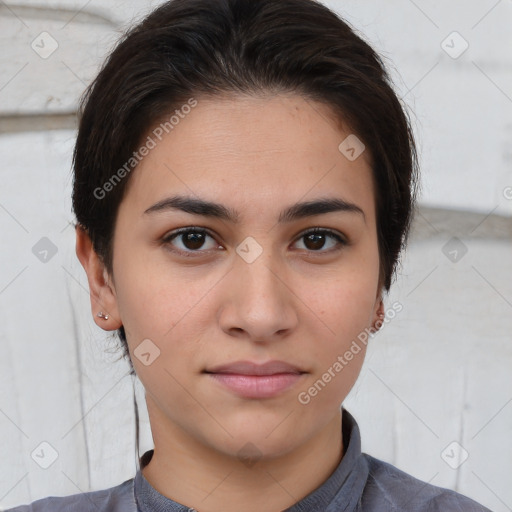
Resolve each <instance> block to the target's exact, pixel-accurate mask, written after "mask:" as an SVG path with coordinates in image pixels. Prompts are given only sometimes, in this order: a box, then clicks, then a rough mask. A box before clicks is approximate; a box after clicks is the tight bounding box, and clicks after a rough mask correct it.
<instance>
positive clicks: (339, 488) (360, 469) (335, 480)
mask: <svg viewBox="0 0 512 512" xmlns="http://www.w3.org/2000/svg"><path fill="white" fill-rule="evenodd" d="M342 436H343V446H344V449H345V453H344V455H343V457H342V459H341V462H340V463H339V464H338V466H337V467H336V469H335V470H334V472H333V473H332V474H331V475H330V476H329V478H328V479H327V480H326V481H325V482H324V483H323V484H322V485H321V486H320V487H318V488H317V489H315V490H314V491H312V492H311V493H310V494H308V495H307V496H305V497H304V498H303V499H301V500H300V501H299V502H297V503H295V504H294V505H293V506H292V507H290V508H287V509H286V511H284V512H334V511H343V512H353V511H355V510H356V507H357V504H358V502H359V501H360V498H361V496H362V494H363V489H364V486H365V484H366V481H367V479H368V472H369V470H368V465H367V462H366V459H365V458H364V457H363V456H362V454H361V435H360V432H359V427H358V425H357V422H356V420H355V419H354V417H353V416H352V415H351V414H350V413H349V412H348V411H347V410H346V409H345V408H342ZM153 452H154V450H149V451H147V452H145V453H144V455H142V457H141V458H140V465H141V469H142V468H144V466H146V465H147V464H148V463H149V461H150V460H151V457H152V456H153ZM141 469H139V470H138V471H137V474H136V475H135V497H136V500H137V504H138V507H139V510H140V512H194V509H192V508H189V507H186V506H185V505H181V504H179V503H177V502H175V501H173V500H171V499H169V498H167V497H165V496H163V495H162V494H160V493H159V492H158V491H157V490H156V489H154V488H153V487H152V486H151V484H150V483H149V482H148V481H147V480H146V478H145V477H144V475H143V474H142V471H141Z"/></svg>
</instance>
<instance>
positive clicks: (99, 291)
mask: <svg viewBox="0 0 512 512" xmlns="http://www.w3.org/2000/svg"><path fill="white" fill-rule="evenodd" d="M75 232H76V246H75V249H76V255H77V257H78V259H79V260H80V263H81V264H82V267H83V268H84V270H85V273H86V274H87V280H88V282H89V293H90V300H91V311H92V315H93V318H94V321H95V322H96V324H97V325H98V326H99V327H101V328H102V329H104V330H106V331H113V330H115V329H119V327H121V326H122V325H123V324H122V322H121V319H120V317H119V312H118V309H117V298H116V295H115V291H114V290H113V289H112V286H111V285H110V284H109V279H108V272H107V270H106V269H105V266H104V265H103V262H102V261H101V259H100V258H99V256H98V255H97V253H96V251H95V250H94V248H93V246H92V242H91V239H90V237H89V235H88V234H87V232H86V230H85V229H84V228H83V226H80V225H79V224H77V226H76V227H75ZM99 313H101V315H99Z"/></svg>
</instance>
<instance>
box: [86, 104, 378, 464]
mask: <svg viewBox="0 0 512 512" xmlns="http://www.w3.org/2000/svg"><path fill="white" fill-rule="evenodd" d="M164 133H165V132H164ZM150 135H151V133H150ZM348 135H350V130H349V129H348V128H347V129H342V128H341V127H340V125H339V123H337V122H336V121H335V120H334V117H333V115H332V113H331V112H330V111H329V110H328V108H327V107H326V106H323V105H321V104H318V103H314V102H312V101H306V100H304V99H302V98H301V97H299V96H284V95H281V96H274V97H272V98H254V97H252V98H249V97H231V98H230V99H224V98H223V99H220V98H213V99H201V98H197V106H195V107H194V108H193V109H191V111H190V113H188V114H187V115H186V116H183V118H180V121H179V124H177V125H175V126H174V129H173V130H172V131H170V132H169V133H168V134H166V135H165V136H164V137H162V140H161V141H159V140H158V139H156V138H155V137H154V136H153V138H154V139H155V140H156V141H157V143H156V146H155V147H153V148H152V149H151V150H150V151H149V154H147V156H145V157H144V158H143V159H142V161H141V163H140V164H139V165H138V166H137V168H136V169H135V170H134V171H132V173H133V174H132V175H131V176H130V180H131V181H130V184H129V187H128V189H127V193H126V195H125V197H124V199H123V201H122V203H121V204H120V207H119V211H118V218H117V224H116V228H115V235H114V241H113V244H114V250H113V254H114V259H113V276H112V277H113V281H111V283H110V287H109V288H106V287H104V288H103V289H102V290H101V291H100V292H99V295H101V300H102V304H103V305H104V306H105V307H106V308H107V311H108V312H109V314H110V315H111V317H112V321H113V323H112V324H109V326H108V328H109V329H110V330H113V329H116V328H118V327H119V326H120V325H121V324H123V325H124V327H125V331H126V333H127V338H128V345H129V349H130V355H131V358H132V362H133V364H134V367H135V370H136V372H137V374H138V376H139V378H140V380H141V381H142V383H143V385H144V387H145V390H146V400H147V403H148V410H149V412H150V420H151V426H152V430H153V433H154V434H155V432H156V431H158V432H160V433H162V432H164V431H167V432H174V433H178V434H179V435H180V436H182V438H183V439H185V438H186V439H187V440H188V441H189V442H194V443H197V444H198V445H201V446H203V447H205V448H207V449H213V450H216V451H217V452H221V453H224V454H228V455H236V454H237V453H238V452H239V450H240V449H241V448H242V447H243V446H244V445H246V443H247V442H250V443H252V444H253V445H254V446H256V447H257V450H258V452H259V454H260V455H261V456H268V457H272V456H278V455H280V454H284V453H287V452H290V451H291V450H293V449H294V448H296V447H298V446H300V445H302V444H303V443H305V442H306V441H307V440H308V439H311V438H312V437H313V436H315V434H317V433H319V432H320V431H321V430H322V429H323V428H324V427H326V425H328V424H329V422H331V421H332V420H333V418H334V417H335V416H336V415H339V407H340V404H341V402H342V401H343V400H344V398H345V397H346V395H347V394H348V392H349V391H350V389H351V388H352V386H353V384H354V382H355V381H356V379H357V376H358V375H359V372H360V369H361V365H362V363H363V359H364V353H365V350H364V345H361V344H360V345H361V348H360V350H359V352H357V353H354V352H355V351H353V357H352V358H351V360H350V361H347V360H346V358H343V360H344V361H345V363H344V364H343V365H342V369H341V370H340V369H339V368H340V367H339V366H336V362H338V364H341V363H340V359H339V356H342V357H343V355H344V354H345V353H346V352H347V351H348V350H349V349H350V347H351V345H352V346H353V341H354V340H357V336H358V335H359V334H360V333H361V332H362V331H364V329H365V328H369V327H370V326H371V325H372V323H373V322H374V321H375V319H376V318H377V314H378V313H379V311H380V310H379V306H380V307H381V303H380V289H379V286H378V282H379V256H378V245H377V231H376V219H375V207H374V203H375V197H374V188H373V182H372V172H371V167H370V160H369V155H368V154H367V153H368V152H367V151H366V152H363V153H362V154H361V156H359V157H358V158H356V159H355V160H353V159H348V158H347V157H346V156H345V155H344V154H342V152H341V151H340V150H339V149H338V146H339V145H340V143H341V142H342V141H343V140H344V139H345V138H346V137H347V136H348ZM179 197H181V198H182V199H181V200H178V199H177V198H179ZM170 198H174V200H173V201H167V203H166V200H168V199H170ZM303 203H310V205H309V207H305V206H303V207H300V206H297V205H298V204H303ZM155 205H156V206H155ZM212 205H213V206H212ZM178 230H180V232H178ZM315 230H316V232H315ZM107 290H111V292H109V291H107ZM96 306H97V304H96V305H95V308H96V309H95V311H96V310H97V309H98V308H97V307H96ZM115 319H118V320H119V323H117V324H116V321H115ZM97 322H98V324H99V325H101V326H102V327H103V328H106V327H105V324H102V323H101V322H102V320H97ZM276 361H277V362H278V363H276ZM269 362H270V364H268V365H266V366H265V365H264V364H265V363H269ZM249 363H250V364H249ZM260 365H264V366H260ZM326 373H328V374H329V375H327V377H326ZM256 374H258V375H256ZM329 376H330V378H329ZM319 379H320V380H321V381H322V383H323V385H321V384H320V385H319V384H318V381H319ZM315 382H316V383H317V385H316V387H315ZM312 387H313V388H315V389H316V392H315V391H308V390H310V389H311V388H312ZM162 435H163V434H162Z"/></svg>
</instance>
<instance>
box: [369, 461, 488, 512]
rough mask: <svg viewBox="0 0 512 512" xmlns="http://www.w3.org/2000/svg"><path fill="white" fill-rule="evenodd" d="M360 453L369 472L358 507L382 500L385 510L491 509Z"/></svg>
mask: <svg viewBox="0 0 512 512" xmlns="http://www.w3.org/2000/svg"><path fill="white" fill-rule="evenodd" d="M363 456H364V457H365V458H366V460H367V462H368V468H369V474H368V480H367V482H366V486H365V489H364V491H363V496H362V510H381V509H382V506H383V505H384V504H385V503H386V504H387V508H386V510H388V511H389V512H413V511H414V512H491V511H490V510H489V509H488V508H485V507H484V506H482V505H480V504H478V503H477V502H476V501H474V500H472V499H470V498H468V497H467V496H464V495H463V494H459V493H457V492H455V491H452V490H450V489H445V488H443V487H437V486H435V485H432V484H429V483H427V482H423V481H422V480H419V479H417V478H415V477H413V476H412V475H409V474H408V473H405V472H404V471H402V470H400V469H398V468H397V467H395V466H393V465H391V464H389V463H387V462H384V461H382V460H379V459H376V458H374V457H372V456H371V455H368V454H366V453H365V454H363ZM372 507H373V508H372Z"/></svg>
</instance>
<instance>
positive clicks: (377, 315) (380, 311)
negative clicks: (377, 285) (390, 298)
mask: <svg viewBox="0 0 512 512" xmlns="http://www.w3.org/2000/svg"><path fill="white" fill-rule="evenodd" d="M385 316H386V312H385V311H384V301H383V300H382V294H381V292H380V291H379V293H378V294H377V297H376V299H375V307H374V311H373V322H372V328H373V329H375V331H378V330H379V329H380V328H381V327H382V324H383V323H384V317H385Z"/></svg>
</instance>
